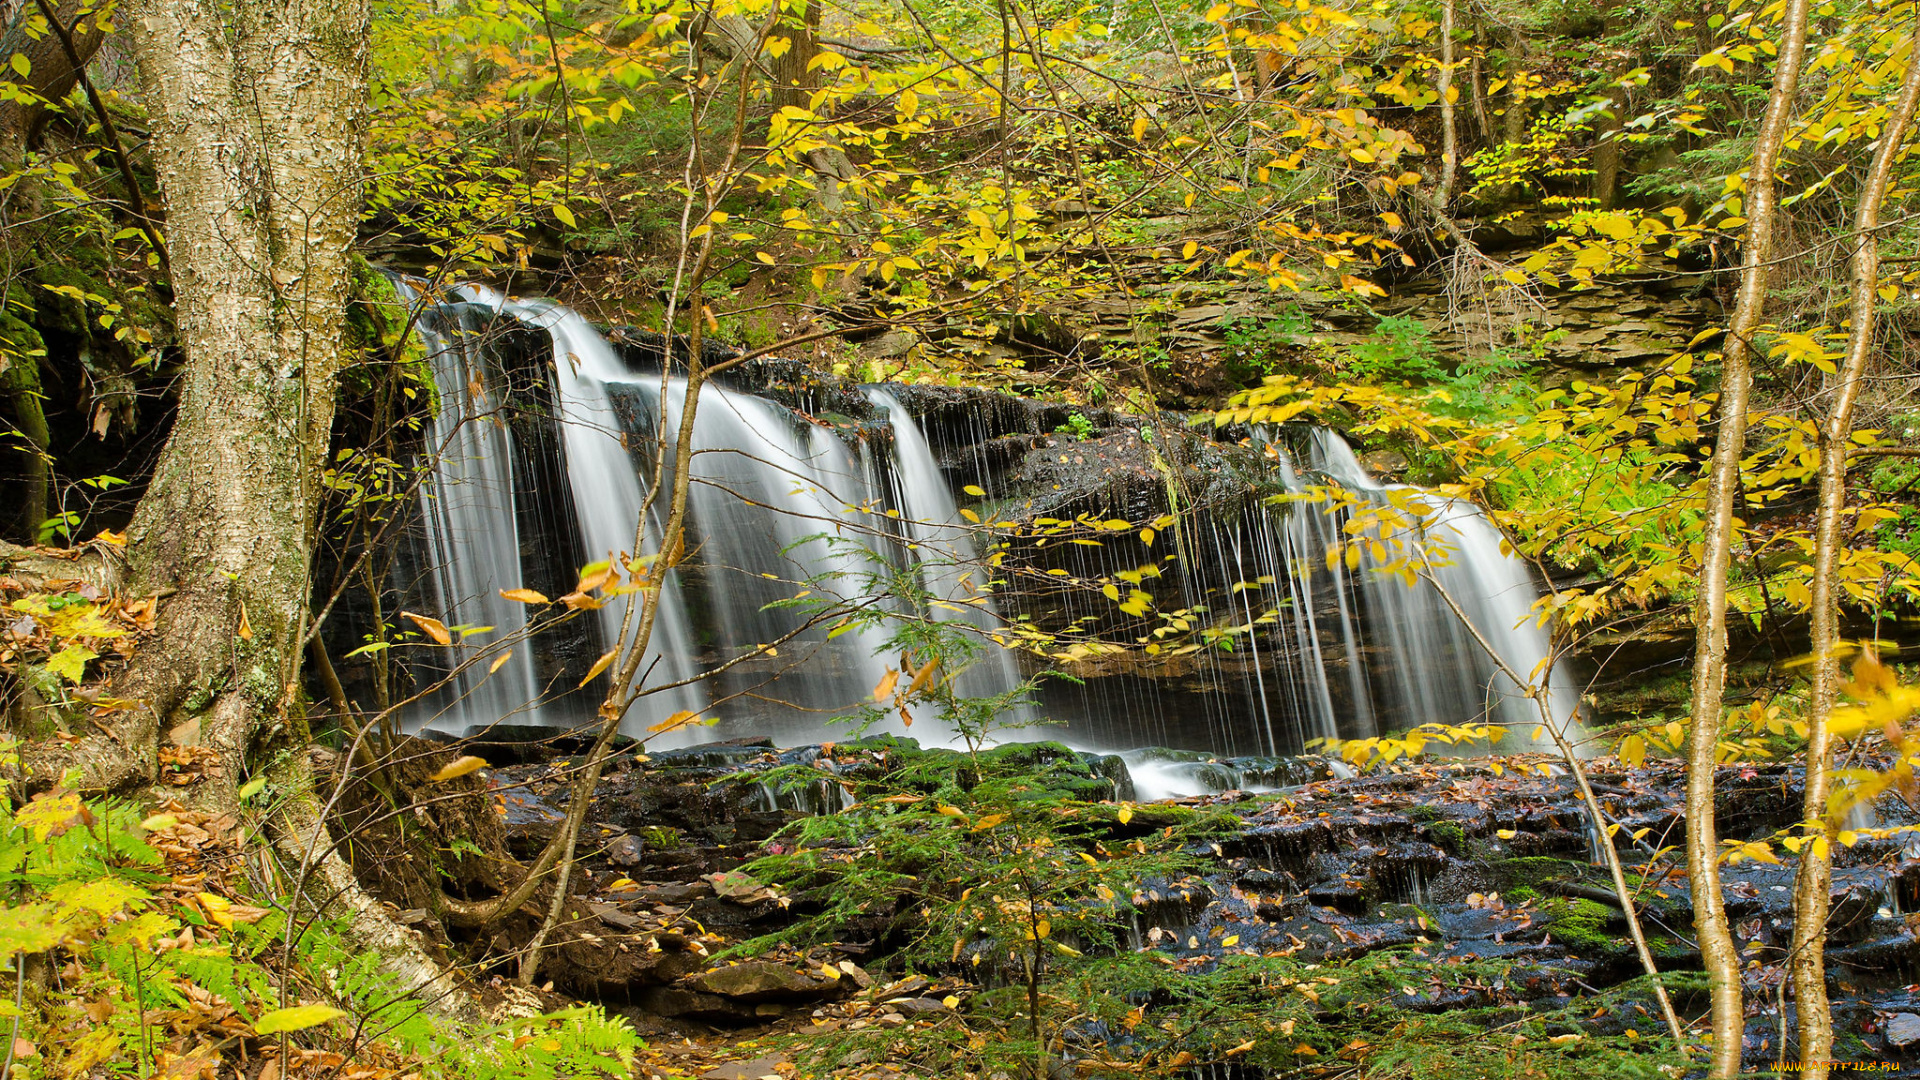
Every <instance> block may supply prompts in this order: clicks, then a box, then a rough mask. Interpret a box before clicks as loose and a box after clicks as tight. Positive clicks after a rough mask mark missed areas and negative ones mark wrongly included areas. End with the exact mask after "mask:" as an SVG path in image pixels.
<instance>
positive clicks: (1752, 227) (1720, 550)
mask: <svg viewBox="0 0 1920 1080" xmlns="http://www.w3.org/2000/svg"><path fill="white" fill-rule="evenodd" d="M1806 39H1807V0H1787V9H1786V14H1785V17H1784V18H1783V19H1782V23H1781V40H1780V49H1779V62H1778V66H1777V67H1776V68H1775V69H1774V74H1773V92H1772V95H1771V96H1770V97H1769V98H1768V100H1767V111H1766V116H1765V118H1764V119H1763V120H1762V121H1761V123H1760V132H1759V137H1758V138H1757V139H1756V141H1755V144H1754V149H1753V165H1752V167H1751V169H1750V170H1749V171H1748V173H1747V200H1746V211H1747V238H1746V243H1745V244H1744V245H1743V247H1742V250H1741V269H1740V290H1739V295H1738V299H1737V301H1736V303H1735V305H1734V312H1733V320H1732V323H1731V324H1730V325H1729V326H1728V328H1727V345H1726V356H1725V359H1724V360H1723V361H1722V362H1721V388H1720V430H1719V432H1718V434H1717V436H1716V437H1715V440H1714V447H1713V461H1712V465H1711V467H1710V469H1709V472H1708V477H1707V496H1706V508H1705V509H1706V518H1707V520H1706V529H1705V536H1704V537H1703V538H1702V546H1703V549H1704V555H1703V557H1702V565H1701V567H1700V584H1699V594H1698V597H1697V598H1696V600H1695V601H1694V625H1695V635H1694V664H1693V731H1692V734H1691V737H1690V739H1689V743H1688V747H1687V871H1688V874H1689V875H1690V878H1691V884H1692V891H1693V912H1694V930H1695V933H1696V935H1697V936H1698V939H1699V942H1700V956H1701V959H1702V961H1703V963H1704V965H1705V967H1706V970H1707V975H1708V978H1709V979H1710V980H1711V982H1712V987H1713V993H1712V997H1713V1020H1712V1023H1713V1054H1712V1058H1711V1060H1710V1063H1709V1073H1708V1075H1710V1076H1713V1077H1725V1076H1733V1075H1734V1074H1735V1073H1737V1072H1739V1070H1740V1051H1741V1041H1742V1035H1743V1033H1744V1032H1745V1027H1746V1023H1745V1016H1744V1014H1743V1010H1742V1008H1741V1002H1740V954H1739V951H1738V950H1737V949H1736V948H1735V946H1734V942H1733V933H1732V930H1731V929H1730V928H1729V927H1728V925H1727V911H1726V906H1725V897H1724V896H1723V895H1722V893H1721V889H1720V851H1719V848H1720V837H1719V830H1718V828H1717V827H1716V825H1715V823H1714V812H1713V810H1714V808H1713V790H1714V767H1715V765H1716V764H1717V760H1718V752H1717V751H1718V745H1719V742H1720V712H1721V698H1722V694H1723V692H1724V690H1725V689H1726V678H1727V574H1728V568H1729V566H1730V565H1731V563H1732V561H1733V537H1734V533H1735V529H1736V527H1735V521H1734V499H1735V496H1736V495H1737V494H1738V492H1739V488H1740V458H1741V456H1742V454H1743V453H1744V452H1745V448H1746V435H1747V392H1748V390H1749V389H1750V384H1751V382H1752V372H1751V370H1750V361H1751V357H1752V350H1753V333H1754V331H1755V330H1756V329H1758V328H1759V326H1760V320H1761V315H1762V313H1763V312H1764V310H1765V308H1766V300H1767V263H1768V259H1769V256H1770V254H1771V249H1772V240H1773V217H1774V210H1775V205H1776V204H1775V193H1774V178H1773V169H1774V162H1775V159H1777V158H1778V157H1779V155H1780V145H1781V143H1782V142H1783V141H1784V140H1785V138H1786V133H1787V127H1788V122H1789V121H1790V120H1791V118H1792V115H1793V99H1794V92H1795V90H1796V89H1797V88H1798V86H1799V81H1800V62H1801V57H1802V55H1803V54H1804V52H1805V50H1806Z"/></svg>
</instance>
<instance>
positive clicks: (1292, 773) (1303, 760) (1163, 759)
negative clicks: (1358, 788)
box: [1117, 746, 1335, 802]
mask: <svg viewBox="0 0 1920 1080" xmlns="http://www.w3.org/2000/svg"><path fill="white" fill-rule="evenodd" d="M1117 756H1118V757H1119V758H1120V760H1122V761H1123V762H1125V763H1126V768H1127V772H1128V774H1129V775H1130V776H1131V777H1132V781H1133V788H1134V792H1135V793H1136V795H1137V797H1138V798H1140V799H1142V800H1144V801H1147V802H1158V801H1160V800H1162V799H1177V798H1185V797H1188V796H1193V795H1219V794H1221V793H1223V792H1228V791H1245V792H1250V793H1259V792H1268V791H1279V790H1282V789H1284V788H1293V787H1299V786H1301V785H1303V784H1311V783H1315V782H1318V781H1321V780H1327V779H1331V778H1332V777H1333V776H1334V775H1335V774H1334V770H1333V768H1332V766H1333V765H1334V764H1335V763H1334V762H1333V761H1331V760H1330V759H1327V758H1321V757H1239V758H1221V757H1215V756H1214V755H1212V754H1208V753H1203V752H1201V751H1198V750H1169V749H1167V748H1165V747H1158V746H1156V747H1149V748H1146V749H1141V750H1130V751H1127V752H1125V753H1122V754H1119V755H1117Z"/></svg>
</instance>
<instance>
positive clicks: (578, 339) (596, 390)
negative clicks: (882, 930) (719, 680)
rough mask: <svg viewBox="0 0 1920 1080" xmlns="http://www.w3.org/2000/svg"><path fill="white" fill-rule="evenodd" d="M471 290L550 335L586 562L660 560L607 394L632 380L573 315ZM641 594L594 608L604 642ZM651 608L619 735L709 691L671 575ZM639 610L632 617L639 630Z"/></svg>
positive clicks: (651, 516) (698, 702) (702, 702)
mask: <svg viewBox="0 0 1920 1080" xmlns="http://www.w3.org/2000/svg"><path fill="white" fill-rule="evenodd" d="M474 292H475V297H476V299H479V300H481V301H482V302H484V303H487V304H489V305H492V306H495V307H497V308H499V309H500V310H502V311H503V312H504V313H506V314H508V315H511V316H513V317H515V318H517V319H519V320H520V321H522V322H524V323H526V324H527V325H529V326H534V327H537V328H539V329H542V330H545V331H546V332H547V334H548V336H550V337H551V338H552V339H553V366H554V373H555V375H556V378H557V386H558V392H559V397H560V402H559V414H560V430H561V433H562V437H563V439H564V440H565V449H566V462H565V464H566V470H567V483H568V485H569V486H570V487H571V488H572V489H573V504H574V512H575V514H576V515H577V517H578V519H579V524H580V533H581V537H582V539H583V540H584V541H585V543H586V547H587V550H586V551H585V552H584V554H585V556H586V561H587V562H598V561H600V560H602V559H618V558H621V557H622V556H629V557H631V556H634V555H652V554H657V552H658V550H659V547H658V545H659V541H660V535H661V532H662V529H661V527H660V522H661V520H662V518H663V517H664V515H663V514H662V513H661V512H660V511H661V508H660V507H658V506H655V507H648V508H647V511H648V522H647V529H646V531H645V533H644V534H642V533H641V532H640V530H639V529H638V527H637V526H638V525H639V522H640V516H641V511H642V507H643V506H645V502H646V490H645V488H643V487H642V486H641V483H640V470H641V469H650V467H651V466H650V464H648V463H645V462H637V461H636V460H635V457H634V455H633V454H631V453H629V451H628V449H627V446H626V440H625V435H624V432H623V429H622V425H621V423H620V420H619V418H618V417H617V416H616V415H615V412H614V408H613V402H612V400H611V398H610V397H609V396H608V386H609V385H610V384H614V383H624V382H630V381H632V379H633V376H632V375H631V374H630V373H629V372H628V371H627V369H626V365H625V364H623V363H621V362H620V358H619V357H618V356H616V355H615V354H614V352H613V349H612V347H611V346H609V345H608V344H607V341H606V339H605V338H603V337H601V336H600V332H599V331H597V330H595V329H594V328H593V327H592V326H591V325H590V324H588V322H587V320H586V319H584V318H582V317H581V316H580V315H579V314H578V313H577V312H574V311H570V310H568V309H567V308H564V307H561V306H560V305H558V304H554V303H552V302H549V301H544V300H533V301H510V300H507V299H505V298H504V297H501V296H499V295H498V294H496V293H482V292H481V291H480V290H474ZM636 539H638V540H639V541H640V547H641V548H642V549H643V550H641V551H639V552H635V551H634V547H635V540H636ZM642 595H643V594H640V593H632V594H629V595H628V596H627V597H625V598H622V599H617V600H615V601H614V602H613V603H610V604H608V605H606V606H605V607H603V608H601V609H600V610H599V612H598V614H599V620H600V626H601V631H602V634H603V636H604V644H605V645H606V646H607V647H608V648H612V647H613V644H614V643H615V642H617V641H619V640H620V631H621V626H622V624H623V622H624V621H625V620H626V619H627V617H628V612H627V609H628V606H629V605H630V604H640V603H643V601H642V599H641V597H642ZM653 603H654V617H653V618H654V621H653V631H652V634H651V636H650V637H649V639H648V644H647V649H646V653H645V655H644V656H643V657H642V658H641V661H640V668H639V670H640V673H641V677H640V679H639V680H638V682H637V685H638V686H639V687H640V688H641V689H643V690H651V691H652V692H649V693H647V694H646V696H644V697H642V698H640V700H639V701H638V702H637V703H636V704H635V705H634V707H633V709H631V710H630V711H629V712H628V714H627V716H626V718H625V720H624V722H623V728H624V730H625V731H627V732H628V733H629V734H634V735H639V734H640V733H642V732H644V731H645V730H646V729H647V728H648V727H651V726H652V725H654V724H656V723H659V722H660V721H662V720H665V719H666V718H667V717H669V716H671V715H673V714H674V713H677V712H682V711H686V712H693V713H698V712H700V711H701V710H702V709H704V708H705V707H706V704H707V699H706V695H705V694H704V693H703V692H702V690H701V688H700V687H699V686H698V685H697V684H695V683H694V681H693V678H694V676H695V675H696V674H697V672H696V671H695V670H694V667H693V663H692V659H693V658H692V656H691V655H690V654H689V650H688V649H687V648H686V642H687V640H688V632H687V612H686V604H685V602H684V600H683V599H682V597H681V594H680V581H679V578H678V577H677V576H674V575H670V576H669V577H668V578H667V579H666V581H664V582H663V583H662V585H661V587H660V589H659V591H658V592H657V593H655V594H653ZM641 610H642V609H640V608H636V609H635V610H634V611H633V617H632V622H633V629H634V630H635V631H636V632H637V630H638V627H639V623H640V615H641ZM624 661H625V657H624V656H622V657H620V658H617V659H616V661H615V665H616V668H617V665H618V664H620V663H623V662H624ZM653 688H660V689H657V690H655V689H653ZM670 741H672V740H670Z"/></svg>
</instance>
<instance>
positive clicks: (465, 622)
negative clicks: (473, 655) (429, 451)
mask: <svg viewBox="0 0 1920 1080" xmlns="http://www.w3.org/2000/svg"><path fill="white" fill-rule="evenodd" d="M396 285H397V287H398V288H400V289H402V290H403V291H402V296H403V297H404V298H405V299H407V300H409V301H411V300H412V299H413V294H412V292H411V290H409V289H407V287H406V285H405V283H404V282H396ZM485 318H486V317H485V315H484V313H483V312H481V311H479V310H477V309H476V308H474V307H472V306H469V305H462V304H454V305H443V306H435V307H428V308H427V309H425V310H424V311H423V312H422V313H421V317H420V319H419V320H418V323H417V325H416V332H417V334H418V335H419V338H420V342H421V344H422V345H423V346H424V347H425V350H426V354H427V360H428V363H429V364H430V365H431V367H432V368H433V381H434V393H435V395H436V399H437V401H438V403H439V408H438V409H437V410H436V411H435V413H434V416H433V418H432V420H431V421H430V422H429V424H428V427H427V442H428V445H429V446H430V447H432V448H433V450H434V457H433V471H432V474H431V475H430V476H429V477H428V478H427V482H426V484H425V486H424V488H423V492H422V498H421V500H420V507H421V514H422V516H423V517H424V518H425V519H426V522H427V527H426V529H425V533H426V537H427V554H428V559H429V561H430V566H428V567H427V571H428V574H427V576H428V578H429V579H430V581H431V583H432V586H433V593H434V597H433V599H434V601H435V603H436V605H437V610H438V612H439V614H440V617H441V619H442V621H444V622H446V623H448V624H449V625H452V626H464V627H481V626H490V627H493V631H492V632H491V634H490V635H488V636H489V637H491V638H492V639H493V640H497V641H505V640H506V639H508V638H510V637H512V636H514V635H518V634H519V633H520V632H521V631H523V630H524V629H525V628H526V623H527V609H526V608H525V607H524V606H522V605H520V604H516V603H514V602H512V601H510V600H506V599H503V598H502V597H501V596H500V590H501V589H510V588H514V587H515V586H517V585H518V584H519V583H520V579H521V572H520V531H519V524H518V521H517V519H516V517H515V514H514V495H515V492H516V491H518V490H520V485H519V482H518V478H516V477H515V476H514V469H513V463H514V460H515V453H514V440H513V432H512V430H511V429H510V428H509V427H508V426H507V423H506V421H505V419H504V418H503V417H502V416H501V412H502V409H503V407H504V405H505V402H504V400H503V395H502V393H501V383H502V378H503V374H502V372H501V371H500V370H499V368H498V366H497V365H496V364H494V363H493V360H494V356H493V353H492V352H491V351H490V350H489V349H487V348H486V346H485V325H484V323H485ZM483 640H484V639H483ZM501 647H507V646H505V645H503V646H501ZM490 663H491V662H490V661H488V662H486V663H481V662H474V663H469V664H468V665H466V666H465V667H464V669H462V670H461V671H459V672H458V674H456V675H455V676H454V677H453V679H452V680H451V681H450V682H449V683H448V684H447V685H446V686H444V687H442V688H441V689H440V690H439V691H438V692H437V693H435V694H434V695H432V696H431V697H430V698H429V699H428V701H427V702H425V703H424V705H423V707H422V712H423V713H425V714H426V716H427V717H428V718H429V719H430V720H433V721H438V720H442V719H444V720H445V721H446V722H447V723H448V724H449V726H458V727H466V726H468V725H467V723H466V722H465V719H464V718H470V717H471V718H478V717H485V718H487V719H486V721H485V722H487V723H498V722H509V723H526V724H539V723H542V722H543V716H542V712H541V701H540V699H541V688H540V679H539V675H538V671H537V669H536V668H535V665H534V663H533V656H532V653H531V651H530V650H528V649H527V648H526V647H525V646H524V645H523V646H518V647H514V650H513V654H512V655H511V656H510V657H509V658H508V659H507V662H506V663H504V664H502V665H501V666H500V668H499V670H497V671H489V670H488V668H489V666H490Z"/></svg>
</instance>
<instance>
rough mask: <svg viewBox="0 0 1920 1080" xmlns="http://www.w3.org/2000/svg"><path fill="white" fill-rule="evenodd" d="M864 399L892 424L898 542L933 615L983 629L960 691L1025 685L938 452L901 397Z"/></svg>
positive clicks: (1010, 723)
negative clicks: (997, 637)
mask: <svg viewBox="0 0 1920 1080" xmlns="http://www.w3.org/2000/svg"><path fill="white" fill-rule="evenodd" d="M866 395H867V400H869V401H871V402H873V403H874V405H875V406H877V407H878V408H879V409H880V410H881V411H883V412H884V413H885V414H886V416H887V420H888V421H889V423H890V424H891V425H892V427H893V459H892V462H891V464H892V470H891V472H892V476H893V484H892V489H891V491H890V492H889V494H890V495H891V497H892V504H893V506H894V507H896V508H897V509H898V510H899V513H900V519H899V520H900V525H901V531H902V536H901V541H902V543H903V544H904V546H905V548H906V553H905V554H906V559H905V563H906V564H907V565H911V566H916V567H918V569H919V572H920V579H921V586H922V588H924V589H925V590H926V592H927V594H928V595H929V597H931V610H930V611H928V612H927V614H928V615H930V616H931V617H933V618H935V619H938V620H941V621H943V622H955V623H966V624H970V625H971V626H973V627H975V628H976V629H977V630H978V631H979V638H980V644H981V645H982V648H981V651H980V654H979V656H978V658H977V659H976V660H975V661H974V662H973V663H972V664H971V665H969V667H968V668H967V670H965V671H963V672H961V673H960V675H959V676H958V680H957V683H956V686H957V689H958V690H959V691H960V692H961V693H962V694H964V695H966V696H969V697H982V698H984V697H994V696H997V695H999V694H1003V693H1006V692H1007V691H1009V690H1011V689H1012V688H1013V687H1015V686H1018V685H1019V683H1020V665H1019V661H1018V660H1017V659H1016V657H1015V654H1014V652H1013V650H1011V649H1007V648H1002V647H1000V646H999V645H997V644H995V643H994V642H993V641H992V636H993V634H994V633H995V632H997V631H998V630H999V628H1000V627H999V618H998V617H997V615H996V613H995V611H994V609H993V606H992V597H991V594H990V593H989V592H988V591H987V582H985V581H983V580H979V578H980V577H981V575H983V574H985V573H986V572H987V571H986V569H985V567H984V566H983V565H982V564H981V562H980V551H979V548H978V545H977V544H976V543H975V539H974V533H973V532H972V531H971V530H970V529H968V528H966V527H965V526H964V525H962V524H961V519H960V511H959V508H958V507H957V506H956V505H955V503H954V498H953V492H952V490H951V489H950V488H948V486H947V480H946V476H945V475H944V474H942V473H941V471H940V463H939V462H938V461H937V460H936V459H935V458H934V456H933V448H932V447H931V446H929V445H928V444H927V437H926V434H925V433H924V432H922V431H921V430H920V424H919V422H918V421H917V420H915V419H914V416H913V414H912V413H911V412H909V411H907V407H906V406H905V405H902V404H901V403H900V399H899V398H897V397H895V396H894V395H893V394H892V393H891V392H889V391H888V390H886V389H885V388H883V387H877V386H875V387H868V388H867V390H866ZM1036 719H1037V717H1036V714H1035V712H1034V709H1033V707H1032V706H1031V705H1029V704H1022V705H1019V706H1017V707H1015V708H1014V709H1011V710H1008V711H1006V712H1005V713H1003V714H1002V715H1001V716H1000V717H999V718H998V721H997V724H998V727H999V728H1000V729H1001V731H1002V733H1003V735H1004V733H1005V732H1006V731H1008V730H1009V729H1017V728H1022V727H1027V726H1030V725H1032V724H1033V723H1034V722H1035V720H1036Z"/></svg>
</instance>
